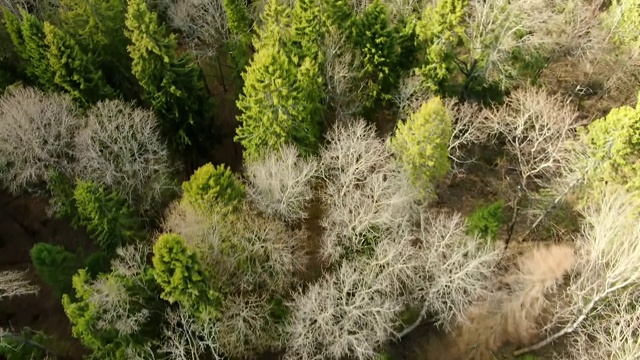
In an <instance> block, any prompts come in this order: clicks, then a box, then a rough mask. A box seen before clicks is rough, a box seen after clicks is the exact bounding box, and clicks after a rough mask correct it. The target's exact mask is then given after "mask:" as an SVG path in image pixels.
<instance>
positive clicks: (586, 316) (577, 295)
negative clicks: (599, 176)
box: [516, 185, 640, 354]
mask: <svg viewBox="0 0 640 360" xmlns="http://www.w3.org/2000/svg"><path fill="white" fill-rule="evenodd" d="M638 209H640V202H639V201H638V196H637V194H634V193H629V192H627V191H626V190H624V189H622V188H620V187H618V186H615V185H609V186H607V187H605V188H603V189H599V190H597V191H596V192H595V193H594V194H593V201H592V202H591V203H590V204H589V205H588V206H587V207H586V208H585V210H583V215H584V217H585V223H584V228H583V230H582V233H581V234H580V236H578V237H577V238H576V241H575V243H576V259H577V260H576V266H575V269H574V271H573V272H572V276H571V281H570V284H569V286H568V288H567V289H566V291H564V292H563V294H564V298H561V299H559V301H558V302H557V306H556V309H554V311H553V315H554V316H553V317H552V318H551V319H550V320H549V321H548V322H547V323H546V327H545V330H546V332H547V336H546V337H545V339H544V340H542V341H540V342H538V343H536V344H534V345H532V346H529V347H526V348H524V349H521V350H519V351H516V354H522V353H525V352H528V351H532V350H535V349H539V348H541V347H543V346H546V345H548V344H550V343H551V342H553V341H555V340H557V339H559V338H560V337H563V336H567V335H571V334H573V333H577V334H578V336H580V334H581V333H583V332H586V333H590V332H591V331H592V329H593V328H594V327H595V328H598V327H601V326H605V325H606V323H608V320H607V318H606V316H602V315H603V314H606V313H607V312H608V311H611V310H610V309H609V306H611V305H612V304H615V303H616V302H620V301H621V300H624V299H629V298H632V297H633V296H635V294H638V293H639V292H640V287H639V286H638V284H640V281H639V280H640V242H638V239H640V221H638ZM620 304H621V305H622V306H627V305H631V304H628V303H624V302H621V303H620ZM587 320H589V321H587Z"/></svg>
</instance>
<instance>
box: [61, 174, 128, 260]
mask: <svg viewBox="0 0 640 360" xmlns="http://www.w3.org/2000/svg"><path fill="white" fill-rule="evenodd" d="M73 197H74V199H75V202H76V207H77V210H78V224H79V225H82V226H85V227H86V228H87V231H88V232H89V235H90V236H91V237H92V238H93V239H94V240H96V241H97V242H98V244H100V246H101V247H102V248H103V249H105V250H107V251H113V250H115V249H116V248H117V247H118V246H120V245H123V244H126V243H127V242H130V241H133V240H136V239H138V238H139V237H140V233H139V230H140V223H139V219H138V218H137V216H136V215H135V212H134V211H133V210H132V209H131V208H130V207H129V204H127V201H126V200H125V199H124V198H122V197H121V196H120V195H119V194H117V193H115V192H108V191H107V190H105V189H104V188H102V187H100V186H98V185H96V184H94V183H92V182H88V181H78V182H77V184H76V188H75V190H74V192H73Z"/></svg>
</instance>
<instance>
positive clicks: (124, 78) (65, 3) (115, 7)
mask: <svg viewBox="0 0 640 360" xmlns="http://www.w3.org/2000/svg"><path fill="white" fill-rule="evenodd" d="M59 11H60V22H61V29H62V30H64V31H65V33H67V34H69V36H70V37H71V38H73V39H74V40H75V41H76V43H77V45H78V47H79V48H80V49H81V50H82V51H83V52H84V53H85V54H87V55H88V56H91V57H92V58H93V61H94V63H93V65H95V66H96V67H98V68H100V69H101V70H102V71H103V72H104V75H105V77H106V79H107V81H108V82H109V84H110V85H111V86H112V87H113V88H115V89H118V90H121V91H122V92H123V93H124V94H125V96H127V97H129V98H133V97H135V95H136V89H135V85H134V82H135V81H134V79H133V78H132V77H131V58H130V57H129V54H128V53H127V45H128V44H129V39H127V37H126V36H125V34H124V31H122V29H123V28H124V26H125V24H124V20H125V11H126V1H125V0H60V7H59Z"/></svg>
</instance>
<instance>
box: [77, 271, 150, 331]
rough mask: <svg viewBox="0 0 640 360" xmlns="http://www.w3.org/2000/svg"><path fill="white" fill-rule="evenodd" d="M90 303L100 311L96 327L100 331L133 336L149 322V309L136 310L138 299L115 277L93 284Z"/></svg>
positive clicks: (97, 280) (139, 301) (138, 304)
mask: <svg viewBox="0 0 640 360" xmlns="http://www.w3.org/2000/svg"><path fill="white" fill-rule="evenodd" d="M91 290H92V294H91V297H90V298H89V303H90V304H92V305H93V306H95V308H96V309H98V310H99V314H100V316H99V318H98V319H97V321H96V326H97V327H98V328H99V329H103V330H108V329H115V330H116V331H118V333H119V334H121V335H123V336H124V335H131V334H133V333H135V332H137V331H138V330H140V327H141V326H142V325H143V324H144V323H145V322H146V321H147V320H148V318H149V316H150V313H149V311H148V310H147V309H144V308H142V309H140V310H136V308H137V307H139V306H140V304H141V300H140V299H137V298H136V296H134V295H133V294H132V293H131V292H130V291H129V290H128V289H127V288H126V286H125V285H124V284H123V283H122V282H121V281H120V278H118V277H115V276H108V277H101V278H98V279H96V280H95V281H94V282H93V283H91Z"/></svg>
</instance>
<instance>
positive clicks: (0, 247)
mask: <svg viewBox="0 0 640 360" xmlns="http://www.w3.org/2000/svg"><path fill="white" fill-rule="evenodd" d="M46 209H47V202H46V200H45V199H42V198H38V197H32V196H20V197H13V196H11V195H10V194H9V193H7V192H6V191H4V190H2V191H0V270H29V274H30V277H31V280H32V281H33V282H34V283H35V284H37V285H39V286H40V292H39V293H38V295H29V296H20V297H15V298H12V299H10V300H3V302H2V304H1V306H0V327H3V328H12V329H15V330H18V329H21V328H23V327H25V326H28V327H30V328H32V329H34V330H41V331H44V332H45V333H46V334H47V335H50V336H52V337H53V339H52V341H51V345H52V347H53V349H54V350H55V351H56V352H57V353H61V354H68V355H70V357H71V358H72V359H80V358H81V355H82V347H81V346H80V344H79V343H78V342H77V341H76V340H75V339H73V337H72V336H71V326H70V324H69V320H68V319H67V317H66V315H65V314H64V311H63V309H62V304H61V302H60V298H59V297H58V296H56V295H55V294H53V292H52V291H51V289H50V288H49V287H48V286H47V285H45V284H43V283H42V282H41V281H40V279H39V278H38V276H37V275H36V274H35V272H34V270H33V268H32V267H31V260H30V258H29V250H30V249H31V247H32V246H33V245H34V244H36V243H38V242H47V243H50V244H56V245H61V246H63V247H64V248H65V249H67V250H68V251H72V252H76V251H80V252H83V250H85V252H86V251H89V250H91V248H92V245H91V241H90V240H89V238H88V237H87V236H86V234H84V233H83V231H81V230H75V229H73V228H71V226H70V225H69V223H68V222H66V221H64V220H59V219H52V218H51V217H49V216H48V215H47V211H46Z"/></svg>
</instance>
